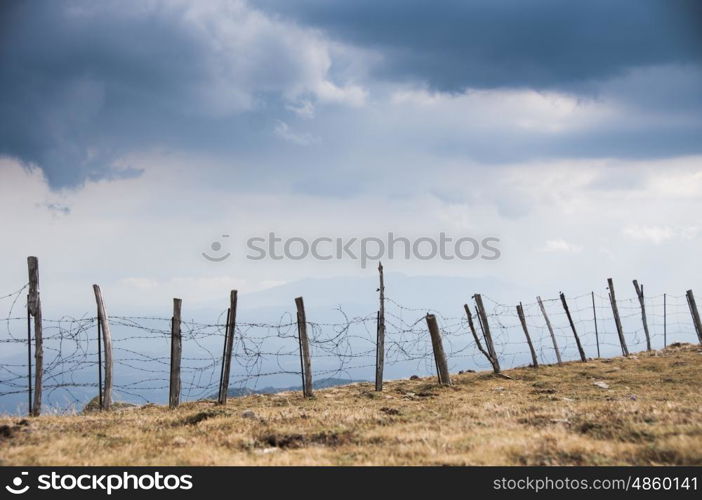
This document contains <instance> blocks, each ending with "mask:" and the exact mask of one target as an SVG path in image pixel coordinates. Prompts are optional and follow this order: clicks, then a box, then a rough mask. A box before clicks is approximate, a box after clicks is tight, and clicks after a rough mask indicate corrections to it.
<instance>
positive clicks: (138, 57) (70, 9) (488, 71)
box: [0, 0, 702, 196]
mask: <svg viewBox="0 0 702 500" xmlns="http://www.w3.org/2000/svg"><path fill="white" fill-rule="evenodd" d="M203 5H204V6H203ZM253 5H256V6H259V7H260V8H261V9H263V12H264V13H266V15H268V16H273V19H272V20H271V19H270V18H267V17H265V16H263V15H260V13H256V14H255V15H253V17H250V16H249V15H250V13H251V9H250V8H249V7H247V6H246V5H245V4H241V3H232V4H227V5H226V7H227V8H226V9H225V8H223V7H224V6H225V5H224V4H212V5H210V4H209V3H201V2H192V3H189V2H185V1H183V2H176V1H168V2H163V3H159V2H154V3H152V2H140V1H133V2H125V1H112V2H108V1H103V2H99V3H95V2H91V1H70V2H69V1H39V0H35V1H13V0H5V1H3V2H2V3H0V117H1V119H0V155H7V156H10V157H14V158H17V159H19V160H21V161H22V162H24V163H25V164H27V165H30V164H31V165H36V166H37V167H39V168H40V169H41V170H42V171H43V172H44V175H45V176H46V178H47V180H48V182H49V184H50V186H51V187H52V188H54V189H56V188H64V187H75V186H80V185H81V184H82V183H84V182H85V181H86V180H89V179H105V178H107V179H109V178H115V177H124V176H133V175H138V174H139V171H138V170H136V169H134V168H130V165H129V164H128V163H127V164H125V161H126V160H125V158H128V157H129V154H130V153H133V152H139V151H145V150H149V149H157V150H159V149H163V150H168V151H170V150H175V151H183V152H186V153H187V152H195V153H199V152H205V153H207V154H209V155H212V156H213V157H217V158H219V159H224V160H225V161H226V162H228V163H231V164H235V163H238V164H243V163H245V162H244V161H241V160H248V164H249V165H255V167H256V169H255V171H254V169H249V170H251V171H246V172H244V173H243V174H242V175H245V176H248V177H264V176H262V175H260V172H261V171H263V170H265V169H267V170H268V171H267V172H266V173H268V174H273V175H270V176H269V177H271V178H276V179H278V178H281V177H284V176H291V175H293V174H291V172H298V176H299V175H301V176H302V177H304V178H305V181H304V182H300V181H299V179H298V180H297V181H295V180H292V181H290V180H289V179H287V180H288V181H289V182H288V184H289V185H291V186H292V189H298V190H301V191H305V192H309V191H314V192H321V193H324V194H327V195H330V196H338V195H339V193H341V192H344V193H347V194H348V193H355V192H357V190H358V188H359V186H361V187H363V183H364V179H366V178H372V177H373V176H372V175H370V174H367V173H366V174H364V173H363V172H362V171H361V170H362V168H363V167H362V165H363V164H366V163H369V162H372V161H373V160H375V159H376V158H393V157H394V155H395V153H396V152H398V151H408V152H415V151H416V152H418V153H427V154H431V155H435V156H452V155H455V156H458V157H460V158H461V159H463V158H468V159H473V160H476V161H479V162H482V163H493V164H494V163H499V162H515V161H526V160H529V159H532V158H535V157H555V156H558V157H574V156H581V157H598V156H618V157H627V158H645V157H651V156H656V157H665V156H674V155H680V154H691V153H699V152H700V151H702V149H701V148H702V140H701V137H702V134H701V130H702V124H701V123H700V119H699V116H701V115H702V114H701V112H700V111H701V110H702V93H701V92H700V90H699V89H700V88H701V87H700V84H701V82H702V77H701V76H700V75H701V73H700V67H701V63H700V47H702V39H701V38H700V33H701V32H702V31H699V30H696V29H695V28H696V27H695V26H694V23H695V22H698V20H699V19H700V14H702V12H700V10H701V8H700V7H699V6H700V5H702V2H699V3H697V2H695V3H691V2H683V1H679V0H671V1H667V2H663V1H661V2H653V1H651V0H623V1H619V2H603V1H601V0H593V1H589V2H561V1H551V0H531V1H525V0H510V1H505V0H490V1H487V0H478V1H471V2H469V1H446V2H420V1H417V0H383V1H378V2H370V1H368V0H356V1H348V2H347V1H343V2H342V1H338V2H329V1H322V0H319V1H314V0H299V1H295V0H285V1H284V0H257V1H256V2H253ZM693 5H697V6H698V7H696V10H695V7H693ZM189 9H190V10H189ZM198 9H199V10H198ZM193 10H195V11H196V12H192V11H193ZM186 11H187V12H186ZM198 16H199V17H198ZM280 20H283V21H280ZM287 20H293V21H294V25H293V24H291V23H289V22H288V21H287ZM308 28H315V31H314V32H312V30H309V29H308ZM317 28H319V29H321V31H322V32H324V33H326V38H315V37H316V36H317V35H315V34H314V33H316V32H317V31H319V30H317ZM229 37H233V38H229ZM328 40H331V41H332V42H342V43H343V44H345V45H344V49H349V48H351V49H353V50H348V51H347V52H344V51H343V50H342V51H341V52H344V54H345V55H344V56H343V57H348V58H349V60H343V57H342V56H338V57H340V58H342V60H340V59H339V58H337V57H336V56H335V57H332V56H331V55H330V52H329V50H330V49H328V47H326V46H325V44H326V43H327V41H328ZM335 45H336V44H335ZM356 48H362V49H369V50H368V51H366V50H363V51H358V50H355V49H356ZM368 52H371V53H372V54H371V55H368ZM349 54H351V55H349ZM376 56H380V57H379V58H377V57H376ZM327 57H328V58H329V63H330V66H329V67H328V68H327V66H326V59H327ZM320 61H321V62H320ZM376 61H379V62H376ZM359 67H360V68H362V69H360V70H358V68H359ZM368 67H370V68H371V70H370V73H368V72H367V68H368ZM354 71H357V74H354ZM327 73H328V74H327ZM346 73H351V74H350V77H349V81H351V82H353V83H358V84H359V85H361V86H362V87H364V89H366V90H370V92H371V94H373V91H374V90H377V93H376V94H373V95H371V99H370V100H369V101H370V102H371V104H370V105H369V107H368V108H363V107H358V108H347V107H344V106H336V105H333V106H328V107H326V108H325V106H324V104H320V102H317V101H320V100H323V98H321V97H320V98H319V99H317V97H318V96H317V94H315V92H321V93H320V95H321V94H322V93H323V91H326V92H327V94H326V95H327V99H330V98H329V95H332V98H334V96H337V94H338V92H339V90H340V88H341V87H338V88H337V87H333V85H332V91H331V92H329V85H330V82H329V81H328V80H331V79H333V77H334V76H336V75H341V74H344V75H345V74H346ZM369 74H370V76H368V75H369ZM632 75H633V76H632ZM407 81H409V82H412V83H425V84H427V85H428V86H429V87H430V88H431V89H434V90H437V89H438V90H445V91H449V92H459V91H462V90H464V89H466V88H503V87H527V88H535V89H537V90H540V91H541V90H557V91H565V92H567V93H570V94H572V93H576V94H577V93H584V95H585V94H587V97H586V98H587V99H591V98H593V96H595V97H596V98H602V99H605V100H607V104H612V103H614V104H615V105H616V106H614V107H615V108H616V109H615V111H613V112H612V113H613V116H614V118H613V121H612V123H605V124H602V126H601V127H599V128H598V129H597V130H594V131H593V130H591V129H587V130H585V129H583V130H581V129H577V130H576V131H574V132H572V133H569V134H565V135H564V134H560V135H548V134H546V135H543V134H539V133H538V132H533V131H526V132H523V133H522V132H519V133H516V132H514V130H512V129H509V124H507V125H506V126H505V130H493V129H490V130H489V131H487V132H485V131H482V129H481V127H479V126H477V127H473V128H471V129H470V130H468V131H466V132H465V133H464V134H463V135H460V134H457V133H454V132H453V131H452V130H450V128H449V126H444V121H443V118H444V116H443V115H440V113H447V114H450V110H449V111H446V110H443V111H441V112H437V115H435V116H432V117H431V119H427V118H429V117H424V116H421V115H420V114H417V115H413V117H412V118H411V121H410V122H409V123H402V124H400V125H397V124H394V123H393V120H389V121H387V122H385V121H384V120H383V118H388V117H382V118H380V119H379V118H378V117H377V116H375V115H374V114H373V109H372V107H373V106H377V107H378V108H382V106H385V105H387V103H386V102H382V100H383V99H384V97H383V96H385V97H387V94H388V93H392V92H393V90H396V89H397V88H399V87H400V86H401V85H400V84H403V83H404V82H407ZM388 83H389V84H388ZM320 88H321V89H322V91H320V90H319V89H320ZM388 89H389V90H388ZM291 96H292V98H291ZM300 96H302V99H301V100H298V101H295V100H296V99H298V98H299V97H300ZM374 99H376V100H375V101H374ZM292 101H295V102H292ZM291 102H292V104H293V106H291ZM305 105H310V106H311V108H310V109H313V108H314V109H313V111H314V113H312V112H311V113H310V116H311V115H312V114H313V115H314V118H313V119H309V117H308V119H304V118H300V117H299V116H297V115H296V114H295V113H294V112H291V111H290V109H291V108H293V109H303V108H304V106H305ZM395 112H396V111H395V110H391V111H390V112H389V113H390V114H393V113H395ZM470 112H471V111H470V110H467V111H466V113H467V114H470ZM488 112H490V111H488ZM617 113H619V114H617ZM629 115H631V116H633V117H634V118H631V119H628V118H627V117H628V116H629ZM390 118H391V117H390ZM475 120H477V121H479V120H480V117H479V116H477V117H475ZM448 122H449V123H450V120H448ZM383 123H385V124H386V128H383ZM425 123H432V128H431V129H429V128H428V127H427V126H425V125H424V124H425ZM276 131H277V132H278V133H277V135H276ZM365 131H373V133H371V132H368V133H365ZM364 155H365V156H364ZM191 168H193V169H195V168H200V167H199V166H197V165H194V166H192V167H191ZM234 168H235V167H232V170H233V169H234ZM237 168H239V167H237ZM382 168H383V169H384V170H387V171H389V172H390V171H392V172H396V171H400V170H402V169H404V168H406V167H405V166H404V165H393V164H392V162H391V161H386V162H384V163H383V167H382ZM416 168H417V169H423V168H425V166H423V165H418V166H417V167H416ZM214 176H215V174H213V177H214ZM307 179H310V180H309V181H308V180H307ZM217 182H221V180H219V179H218V180H217Z"/></svg>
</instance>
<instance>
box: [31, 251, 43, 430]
mask: <svg viewBox="0 0 702 500" xmlns="http://www.w3.org/2000/svg"><path fill="white" fill-rule="evenodd" d="M27 267H28V270H29V300H28V303H27V308H28V310H29V315H31V316H33V317H34V402H33V404H32V409H31V415H32V416H35V417H36V416H39V415H40V414H41V393H42V380H43V375H44V337H43V333H42V332H43V330H42V316H41V298H40V296H39V260H38V259H37V258H36V257H27Z"/></svg>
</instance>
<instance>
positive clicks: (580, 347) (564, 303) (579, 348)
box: [561, 292, 587, 361]
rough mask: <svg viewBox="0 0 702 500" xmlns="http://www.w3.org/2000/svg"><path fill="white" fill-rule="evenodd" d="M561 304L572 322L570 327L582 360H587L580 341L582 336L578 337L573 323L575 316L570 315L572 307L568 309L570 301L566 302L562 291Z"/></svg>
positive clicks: (569, 321)
mask: <svg viewBox="0 0 702 500" xmlns="http://www.w3.org/2000/svg"><path fill="white" fill-rule="evenodd" d="M561 304H563V309H564V310H565V313H566V316H568V323H570V329H571V330H572V331H573V337H575V343H576V344H577V346H578V352H579V353H580V361H587V357H586V356H585V351H584V350H583V346H582V344H581V343H580V337H578V332H577V331H576V330H575V323H573V318H572V317H571V315H570V309H568V303H567V302H566V298H565V295H564V294H563V292H561Z"/></svg>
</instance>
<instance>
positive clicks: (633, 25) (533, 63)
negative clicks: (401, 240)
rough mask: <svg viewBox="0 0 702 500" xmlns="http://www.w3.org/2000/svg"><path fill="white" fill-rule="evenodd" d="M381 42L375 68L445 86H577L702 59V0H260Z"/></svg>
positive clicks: (374, 45) (359, 40)
mask: <svg viewBox="0 0 702 500" xmlns="http://www.w3.org/2000/svg"><path fill="white" fill-rule="evenodd" d="M253 3H254V5H256V6H259V7H261V8H263V9H266V10H269V11H272V12H276V13H278V14H280V15H282V16H285V17H290V18H293V19H296V20H297V21H299V22H301V23H304V24H310V25H314V26H317V27H319V28H321V29H323V30H326V31H327V32H328V33H330V34H331V35H332V36H334V37H337V38H340V39H343V40H347V41H349V42H351V43H354V44H357V45H360V46H364V47H366V48H370V49H374V50H377V51H379V52H380V53H381V54H382V55H383V56H384V57H383V60H382V62H381V63H380V64H379V65H378V66H377V68H376V75H378V76H381V77H384V78H387V79H390V80H398V79H406V80H418V81H422V82H425V83H426V84H428V85H429V86H430V87H431V88H434V89H437V90H441V91H461V90H464V89H465V88H468V87H471V88H489V87H531V88H540V89H573V88H575V89H578V88H579V87H582V85H583V83H585V82H587V81H588V80H593V79H606V78H610V77H613V76H617V75H619V74H621V73H622V72H624V71H625V70H628V69H630V68H634V67H639V66H649V65H661V64H677V63H694V64H699V63H700V62H701V61H702V2H699V1H696V0H668V1H665V0H620V1H614V2H613V1H611V0H589V1H583V2H565V1H562V0H529V1H525V0H470V1H467V0H446V1H431V0H384V1H376V0H354V1H352V2H349V1H343V0H337V1H329V0H255V1H254V2H253Z"/></svg>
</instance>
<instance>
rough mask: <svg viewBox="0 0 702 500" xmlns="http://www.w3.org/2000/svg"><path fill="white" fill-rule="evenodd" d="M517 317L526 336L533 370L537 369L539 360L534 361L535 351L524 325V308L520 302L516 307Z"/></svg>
mask: <svg viewBox="0 0 702 500" xmlns="http://www.w3.org/2000/svg"><path fill="white" fill-rule="evenodd" d="M517 316H519V322H520V323H521V324H522V329H523V330H524V335H526V339H527V344H529V351H531V361H532V366H533V367H534V368H538V367H539V360H538V359H536V351H535V350H534V345H533V344H532V343H531V337H530V336H529V329H528V328H527V324H526V317H525V316H524V307H522V303H521V302H520V303H519V305H518V306H517Z"/></svg>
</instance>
